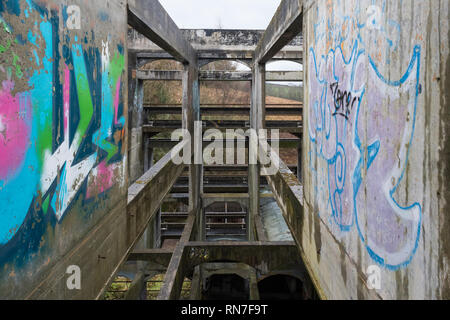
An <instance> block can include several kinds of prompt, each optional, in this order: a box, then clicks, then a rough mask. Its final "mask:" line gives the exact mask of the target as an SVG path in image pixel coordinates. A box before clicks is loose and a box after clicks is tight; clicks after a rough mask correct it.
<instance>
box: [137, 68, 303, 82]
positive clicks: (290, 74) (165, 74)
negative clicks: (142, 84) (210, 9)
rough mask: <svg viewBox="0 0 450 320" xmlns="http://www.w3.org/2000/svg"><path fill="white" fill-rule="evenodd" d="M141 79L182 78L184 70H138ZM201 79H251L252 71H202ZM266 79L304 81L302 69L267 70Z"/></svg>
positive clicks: (138, 76)
mask: <svg viewBox="0 0 450 320" xmlns="http://www.w3.org/2000/svg"><path fill="white" fill-rule="evenodd" d="M136 74H137V78H138V79H139V80H158V81H160V80H171V81H172V80H182V79H183V72H182V71H174V70H139V71H137V73H136ZM199 80H200V81H251V80H252V72H251V71H200V73H199ZM266 81H279V82H282V81H286V82H296V81H297V82H301V81H303V72H301V71H267V72H266Z"/></svg>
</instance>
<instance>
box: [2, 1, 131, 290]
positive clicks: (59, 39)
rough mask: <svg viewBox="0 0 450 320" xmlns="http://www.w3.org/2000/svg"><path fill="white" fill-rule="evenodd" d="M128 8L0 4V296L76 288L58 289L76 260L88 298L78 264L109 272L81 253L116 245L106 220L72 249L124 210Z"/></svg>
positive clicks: (50, 3)
mask: <svg viewBox="0 0 450 320" xmlns="http://www.w3.org/2000/svg"><path fill="white" fill-rule="evenodd" d="M126 15H127V12H126V3H125V2H124V1H119V0H112V1H81V0H71V1H65V0H60V1H58V0H48V1H45V0H42V1H34V0H27V1H25V0H24V1H19V0H8V1H1V2H0V27H1V28H0V133H1V134H0V297H1V298H24V297H32V298H34V297H36V298H39V297H43V296H44V297H48V298H55V297H60V298H62V297H65V298H70V297H74V296H76V295H77V294H78V297H80V293H79V292H77V293H75V292H68V290H67V288H64V287H65V283H66V279H67V277H68V275H66V274H65V268H67V266H69V265H70V264H75V262H76V263H83V265H80V267H82V271H83V272H84V273H83V274H82V276H83V277H84V278H82V286H84V288H86V291H84V292H82V294H81V296H82V297H95V295H96V294H97V293H98V291H97V292H95V290H98V286H99V284H98V283H95V279H94V278H92V281H90V280H91V279H89V277H90V276H88V275H87V274H88V270H91V271H92V269H93V268H97V271H98V273H99V274H101V275H102V276H101V277H98V281H99V282H101V280H105V279H104V278H105V276H106V277H107V276H108V272H111V270H110V268H111V266H106V267H104V266H103V265H99V264H101V263H102V261H101V260H97V258H95V259H90V260H89V261H88V260H83V259H82V257H85V256H86V257H87V256H89V257H90V255H93V254H95V253H97V250H100V247H104V246H105V241H106V240H108V239H109V241H110V243H109V246H108V248H113V247H114V242H115V241H116V239H115V238H113V237H108V232H109V231H108V230H107V228H103V230H102V234H100V233H97V234H96V236H98V237H96V238H95V239H94V238H91V240H92V242H89V245H91V246H92V248H91V250H90V251H89V248H88V249H86V248H85V249H84V251H83V252H81V251H75V250H79V249H80V248H81V247H83V246H84V245H86V244H85V243H84V242H83V241H82V240H84V239H86V235H87V234H88V233H91V234H93V232H95V228H94V227H97V226H98V224H99V221H105V219H106V220H107V219H108V217H109V216H112V215H114V216H116V215H117V214H120V213H121V212H122V214H123V215H125V205H126V192H127V181H126V166H127V161H126V158H127V157H126V150H127V147H126V140H125V137H126V134H127V127H126V126H127V123H126V122H127V103H125V101H127V73H126V72H124V71H125V70H126V69H125V68H126V66H127V54H126V36H127V35H126V32H127V29H126V28H127V19H126ZM95 241H101V242H95ZM106 242H107V241H106ZM74 252H76V254H75V253H74ZM99 253H100V252H99ZM70 257H72V259H71V258H70ZM95 257H97V256H95ZM63 258H64V261H65V263H67V266H65V265H63V263H62V262H61V261H62V260H63ZM91 258H92V257H91ZM86 266H88V267H86ZM85 267H86V268H85ZM108 268H109V269H108ZM91 273H92V272H91ZM102 273H105V275H103V274H102ZM49 274H52V276H51V277H49ZM92 275H93V276H95V275H96V273H92ZM91 285H92V286H91ZM49 286H52V287H54V288H57V289H55V290H53V289H52V290H50V291H46V288H48V287H49ZM35 288H39V289H38V290H37V291H36V290H35ZM58 288H59V289H58Z"/></svg>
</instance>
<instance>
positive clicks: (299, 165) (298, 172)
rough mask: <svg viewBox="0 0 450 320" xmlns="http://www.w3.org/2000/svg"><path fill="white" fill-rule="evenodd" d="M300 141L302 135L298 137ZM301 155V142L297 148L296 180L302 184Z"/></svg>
mask: <svg viewBox="0 0 450 320" xmlns="http://www.w3.org/2000/svg"><path fill="white" fill-rule="evenodd" d="M300 139H301V140H302V139H303V134H302V135H300ZM302 153H303V142H300V143H299V145H298V148H297V178H298V181H300V183H301V182H302V170H303V169H302Z"/></svg>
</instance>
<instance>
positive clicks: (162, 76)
mask: <svg viewBox="0 0 450 320" xmlns="http://www.w3.org/2000/svg"><path fill="white" fill-rule="evenodd" d="M136 75H137V78H138V79H140V80H158V81H159V80H170V81H173V80H177V81H181V80H183V71H174V70H167V71H166V70H164V71H160V70H138V71H137V72H136Z"/></svg>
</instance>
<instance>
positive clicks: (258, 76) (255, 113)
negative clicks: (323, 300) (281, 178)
mask: <svg viewBox="0 0 450 320" xmlns="http://www.w3.org/2000/svg"><path fill="white" fill-rule="evenodd" d="M265 74H266V65H265V64H258V65H255V66H254V67H253V80H252V99H251V110H250V127H251V128H252V129H255V130H259V129H263V128H265V103H266V79H265ZM260 175H261V173H260V166H259V164H250V163H249V166H248V188H249V190H248V192H249V195H250V205H249V213H248V217H247V235H248V240H249V241H253V240H255V216H256V215H258V214H259V187H260Z"/></svg>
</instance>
